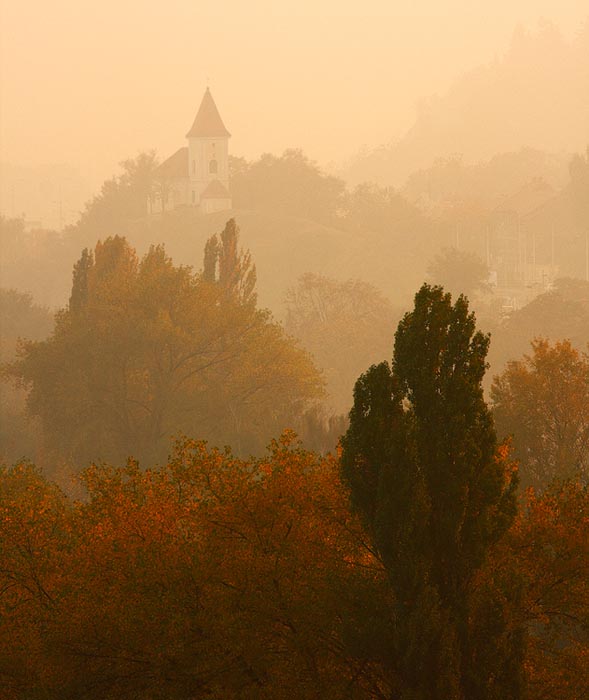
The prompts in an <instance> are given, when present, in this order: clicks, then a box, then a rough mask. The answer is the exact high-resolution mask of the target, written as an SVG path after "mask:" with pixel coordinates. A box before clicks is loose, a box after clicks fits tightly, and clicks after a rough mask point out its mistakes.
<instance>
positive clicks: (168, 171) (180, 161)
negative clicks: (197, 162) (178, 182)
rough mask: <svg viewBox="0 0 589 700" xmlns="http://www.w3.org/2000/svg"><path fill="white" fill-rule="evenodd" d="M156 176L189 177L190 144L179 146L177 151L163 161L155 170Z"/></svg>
mask: <svg viewBox="0 0 589 700" xmlns="http://www.w3.org/2000/svg"><path fill="white" fill-rule="evenodd" d="M154 175H155V177H156V178H158V177H165V178H168V177H188V146H183V147H182V148H179V149H178V150H177V151H176V153H174V154H173V155H171V156H170V157H169V158H166V160H165V161H164V162H163V163H161V164H160V165H159V166H158V167H157V168H156V170H155V173H154Z"/></svg>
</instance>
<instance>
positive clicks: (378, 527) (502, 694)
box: [342, 285, 523, 700]
mask: <svg viewBox="0 0 589 700" xmlns="http://www.w3.org/2000/svg"><path fill="white" fill-rule="evenodd" d="M488 345H489V337H488V336H486V335H484V334H482V333H481V332H478V331H476V330H475V318H474V315H473V314H472V313H469V310H468V302H467V300H466V299H465V298H464V297H463V296H460V297H459V298H458V299H457V300H456V302H455V303H454V304H453V303H452V299H451V296H450V294H447V293H444V291H443V289H442V288H441V287H432V286H429V285H424V286H423V287H422V288H421V289H420V290H419V292H418V293H417V295H416V297H415V308H414V309H413V311H411V312H409V313H407V314H405V316H404V318H403V319H402V321H401V322H400V324H399V326H398V329H397V332H396V335H395V348H394V356H393V361H392V365H391V366H389V364H388V363H387V362H384V363H382V364H380V365H378V366H373V367H371V368H370V369H369V370H368V372H366V374H364V375H362V376H361V377H360V379H359V380H358V382H357V384H356V388H355V392H354V407H353V409H352V411H351V414H350V428H349V430H348V432H347V434H346V435H345V437H344V438H343V454H342V468H343V473H344V477H345V478H346V479H347V481H348V483H349V484H350V487H351V493H352V499H353V503H354V505H355V507H356V509H357V510H358V511H359V512H360V514H361V515H362V517H363V519H364V521H365V524H366V526H367V528H368V530H369V532H370V533H371V534H372V537H373V540H374V544H375V547H376V549H377V550H378V552H379V554H380V556H381V558H382V560H383V563H384V565H385V567H386V569H387V572H388V576H389V580H390V585H391V589H392V594H393V598H394V601H395V602H394V604H393V607H392V609H391V611H390V616H389V623H390V624H389V632H388V633H387V635H385V636H383V642H382V643H383V644H386V645H388V655H389V666H390V676H391V697H394V698H402V699H403V700H405V699H407V700H409V699H411V700H422V699H423V700H426V698H427V700H437V699H439V700H442V699H443V700H451V699H456V700H478V699H479V698H480V699H481V700H490V699H491V698H504V699H507V698H514V699H515V698H520V697H522V692H523V691H522V677H523V676H522V670H521V665H520V663H519V659H520V656H521V649H520V642H521V635H518V634H513V630H512V628H511V627H510V626H509V625H508V623H507V621H506V620H505V619H504V617H505V615H504V613H503V609H502V607H501V604H500V601H489V605H488V609H492V610H493V612H492V614H487V613H485V615H481V614H480V610H479V608H477V610H476V611H475V609H474V605H471V600H472V592H473V587H474V581H475V579H476V575H477V572H479V571H480V569H481V567H482V566H483V564H484V563H485V560H486V555H487V553H488V552H489V550H490V548H491V547H492V546H493V545H494V544H495V543H496V542H497V541H498V540H499V539H500V538H501V536H502V535H503V533H504V532H505V531H506V530H507V528H508V527H509V525H510V523H511V522H512V520H513V518H514V516H515V512H516V502H515V479H514V475H513V470H510V468H509V465H508V464H507V462H506V458H505V456H503V457H502V456H501V454H504V451H503V453H502V451H501V450H499V449H498V448H499V446H498V444H497V438H496V434H495V430H494V426H493V420H492V417H491V414H490V411H489V409H488V408H487V406H486V404H485V402H484V398H483V390H482V386H481V382H482V379H483V375H484V373H485V369H486V361H485V358H486V354H487V349H488ZM495 603H496V604H495ZM483 617H484V618H485V619H483ZM384 639H387V640H388V641H387V642H385V641H384Z"/></svg>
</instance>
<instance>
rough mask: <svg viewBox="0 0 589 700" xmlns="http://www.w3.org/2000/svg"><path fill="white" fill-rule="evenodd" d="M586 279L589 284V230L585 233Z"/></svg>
mask: <svg viewBox="0 0 589 700" xmlns="http://www.w3.org/2000/svg"><path fill="white" fill-rule="evenodd" d="M585 279H586V280H587V282H589V230H586V231H585Z"/></svg>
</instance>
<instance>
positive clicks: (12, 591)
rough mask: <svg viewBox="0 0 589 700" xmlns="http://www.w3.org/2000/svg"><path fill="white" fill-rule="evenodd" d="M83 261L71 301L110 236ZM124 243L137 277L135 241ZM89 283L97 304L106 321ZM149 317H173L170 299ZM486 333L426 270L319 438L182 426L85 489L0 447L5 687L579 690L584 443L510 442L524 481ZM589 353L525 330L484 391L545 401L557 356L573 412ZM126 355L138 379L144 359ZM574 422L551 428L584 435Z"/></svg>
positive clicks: (83, 304) (419, 695)
mask: <svg viewBox="0 0 589 700" xmlns="http://www.w3.org/2000/svg"><path fill="white" fill-rule="evenodd" d="M227 231H229V232H230V231H231V228H229V229H226V231H225V236H224V238H221V240H216V241H212V242H211V244H210V245H209V247H208V250H207V255H208V264H207V265H205V270H208V272H207V274H206V275H205V274H203V276H204V277H207V276H208V281H207V283H208V284H211V285H213V290H209V292H210V293H211V294H213V292H214V300H215V303H214V304H212V305H209V308H210V309H214V308H218V309H222V310H224V311H225V310H226V306H225V305H226V304H232V305H237V307H238V308H239V309H243V308H244V307H247V306H248V303H249V304H251V303H252V297H251V292H252V290H251V286H249V285H248V284H247V283H246V284H244V285H241V286H239V287H238V289H240V290H241V291H239V292H237V291H236V287H235V286H232V285H229V286H228V285H227V284H222V283H221V280H222V279H225V280H226V279H227V277H224V273H222V272H221V270H222V269H223V265H222V264H220V261H221V260H222V259H223V255H224V254H225V253H226V252H227V250H228V248H227V241H228V239H229V241H230V240H232V238H231V236H230V235H229V234H228V233H227ZM112 245H114V246H117V249H119V250H124V242H122V241H115V242H114V243H112ZM107 247H108V246H107ZM155 254H156V253H152V255H155ZM82 259H83V260H85V262H84V264H82V263H80V265H79V266H78V267H77V270H76V279H77V281H78V283H79V284H78V286H76V284H74V289H77V290H78V292H79V293H78V294H77V295H72V299H71V300H70V306H69V309H68V311H66V312H64V319H67V317H68V314H72V313H76V312H79V313H82V311H83V309H84V308H87V307H88V305H90V304H91V303H93V302H92V300H93V299H94V300H96V299H98V297H96V296H93V294H94V290H96V289H97V288H98V287H94V286H93V285H95V284H98V282H99V280H100V279H102V280H103V281H104V277H103V278H100V276H98V277H97V280H96V281H94V279H93V275H94V274H95V272H94V266H95V265H102V264H104V265H105V267H106V268H107V269H110V270H111V272H113V273H114V272H115V271H117V270H118V271H119V272H120V268H117V266H115V265H113V264H112V262H113V258H112V257H111V258H106V259H105V260H101V262H100V263H98V262H97V261H96V260H95V259H94V258H93V257H90V255H89V254H87V255H86V256H85V257H83V258H82ZM157 259H159V260H160V263H158V264H157V265H155V264H154V267H155V270H158V271H159V272H160V273H161V272H162V266H161V260H162V259H163V258H162V257H161V256H160V257H159V258H157ZM145 260H147V261H150V258H145V259H144V263H143V264H144V265H146V266H147V263H145ZM238 260H241V263H242V268H241V269H242V270H244V269H249V270H250V272H251V270H252V268H251V267H248V264H247V258H246V257H245V258H244V257H241V258H239V257H238ZM107 261H108V265H107ZM120 261H123V262H125V264H126V265H127V266H128V267H130V268H131V269H132V270H135V272H136V273H137V274H139V265H140V264H139V263H137V262H135V263H133V261H132V258H130V257H129V256H128V255H127V256H123V257H122V258H120ZM233 261H234V262H233V265H232V266H231V269H233V270H235V258H234V259H233ZM151 262H153V260H152V261H151ZM213 263H214V264H213ZM82 270H86V273H83V272H82ZM163 270H167V271H168V274H169V275H171V277H165V276H164V279H167V280H168V281H169V280H170V279H175V277H176V276H177V275H182V274H184V275H188V276H187V277H186V278H185V279H186V280H187V282H186V284H187V287H186V290H185V291H186V294H187V296H188V298H190V295H191V289H192V285H194V284H196V285H197V284H198V283H200V282H198V281H197V280H195V279H194V278H192V277H191V276H190V274H189V271H184V272H182V269H175V268H173V266H171V265H168V266H167V267H166V266H165V265H164V266H163ZM84 274H85V276H84ZM84 279H86V280H87V284H85V283H80V280H84ZM113 279H116V278H113ZM133 279H134V278H133V277H122V278H121V284H120V285H119V286H118V287H117V288H116V289H117V290H118V291H117V293H118V294H122V291H121V290H124V289H126V288H127V287H129V286H130V287H131V288H133V285H130V280H133ZM230 279H235V278H234V277H233V278H232V277H230ZM240 279H241V280H242V281H243V280H247V279H248V275H245V276H243V275H242V276H241V277H240ZM141 289H142V290H143V289H144V288H143V287H142V288H141ZM236 294H237V300H236V298H235V295H236ZM217 295H218V296H217ZM125 298H127V297H125ZM142 298H143V299H144V300H145V301H146V302H147V301H148V300H149V296H147V295H145V296H142ZM111 302H112V297H111ZM105 304H106V297H105V296H102V297H100V304H99V305H98V306H99V307H100V308H101V309H102V311H103V312H104V314H105V316H103V317H102V318H103V320H104V319H105V317H106V315H109V316H113V317H114V318H115V319H116V317H117V313H119V311H117V309H118V307H117V306H116V305H115V306H110V307H107V306H105ZM229 308H232V307H229ZM157 316H163V317H164V320H165V321H166V323H167V326H166V328H167V332H168V333H169V332H170V329H171V326H170V322H171V320H173V314H170V316H169V317H168V316H164V315H163V313H162V312H161V310H160V311H158V312H157V313H154V314H152V317H154V318H155V317H157ZM139 321H140V319H138V318H135V317H134V318H132V319H131V322H132V323H133V324H134V323H139ZM63 322H64V323H65V320H64V321H63ZM69 322H70V323H73V321H72V320H71V319H70V321H69ZM263 327H265V326H263ZM148 328H150V326H148ZM77 334H78V335H80V336H83V329H82V328H80V327H78V328H77ZM89 335H90V337H92V333H89ZM54 342H55V338H53V339H51V340H50V341H48V343H47V344H45V346H37V350H38V351H39V352H40V353H41V352H47V350H48V348H50V347H51V344H52V343H54ZM159 343H161V337H160V341H159ZM159 343H158V344H159ZM488 343H489V338H488V336H486V335H484V334H483V333H481V332H480V331H477V330H476V327H475V319H474V316H473V314H472V313H470V311H469V308H468V303H467V301H466V300H465V299H464V298H463V297H460V298H458V299H457V300H456V301H455V302H454V303H453V302H452V299H451V297H450V295H448V294H446V293H444V292H443V290H442V289H441V288H440V287H430V286H428V285H424V286H423V287H422V288H421V290H420V291H419V293H418V294H417V295H416V297H415V306H414V308H413V309H412V310H411V311H410V312H409V313H407V314H405V315H404V316H403V318H402V320H401V322H400V323H399V325H398V328H397V332H396V335H395V344H394V351H393V357H392V362H391V363H388V362H384V363H380V364H378V365H374V366H372V367H371V368H370V369H369V370H368V371H367V372H366V373H365V374H363V375H362V376H361V377H360V378H359V380H358V382H357V384H356V387H355V392H354V407H353V409H352V412H351V414H350V426H349V428H348V429H347V431H346V433H345V436H344V438H343V440H342V444H341V450H340V451H339V452H338V455H337V456H335V457H334V456H330V455H328V456H325V457H321V456H319V455H317V454H315V453H313V452H310V451H307V450H304V449H301V448H300V447H299V446H298V445H297V443H296V439H295V436H294V435H293V434H292V433H291V432H286V433H283V435H282V437H280V438H279V439H278V440H274V441H272V442H271V444H270V448H269V450H268V452H267V453H266V455H265V456H261V457H259V458H252V459H240V458H239V457H236V456H235V455H234V454H233V453H232V452H231V450H229V448H227V449H225V450H216V449H212V448H210V447H208V446H207V445H206V444H205V443H203V442H199V441H195V440H191V439H188V438H179V439H178V440H177V441H176V443H175V446H174V448H173V451H172V454H171V456H169V457H168V458H167V459H165V460H164V461H162V463H161V466H159V467H157V468H152V469H142V468H140V466H139V465H138V464H137V462H136V461H135V460H133V459H130V460H129V461H128V462H127V464H126V466H124V467H120V466H119V467H115V466H109V465H108V464H104V463H102V464H97V465H93V466H91V467H89V468H87V469H86V470H84V472H83V474H82V476H81V483H82V485H83V489H84V492H83V494H82V497H81V498H80V500H79V501H77V502H72V501H71V500H70V499H68V498H67V497H66V496H65V495H64V494H63V493H62V492H61V491H60V490H59V489H58V487H57V486H55V485H54V484H53V483H51V482H50V481H48V480H47V479H46V478H45V476H44V475H43V474H42V473H41V472H40V471H39V470H38V469H36V468H35V467H34V466H32V465H30V464H27V463H19V464H17V465H16V466H15V467H13V468H3V469H2V470H1V471H0V480H1V482H2V483H1V486H0V519H1V521H2V524H3V527H2V529H1V531H0V551H2V555H3V557H2V567H1V569H0V611H1V614H0V620H1V621H2V635H0V688H1V689H2V696H3V698H4V697H5V698H6V699H7V700H17V699H18V700H21V699H22V698H29V697H30V698H36V697H43V698H46V699H47V700H52V699H53V698H55V699H56V700H57V698H59V699H60V700H61V699H64V698H65V699H67V698H72V700H73V699H74V698H76V699H78V698H87V699H88V700H92V699H93V698H96V700H98V699H99V698H100V700H108V699H109V698H113V699H114V698H129V700H131V699H133V700H135V699H136V698H151V699H153V700H156V699H158V698H167V699H169V698H178V700H180V699H181V698H182V699H183V698H186V697H203V698H204V697H208V698H282V697H284V698H287V697H288V698H290V697H293V696H295V697H298V698H319V697H321V698H334V699H335V698H342V697H351V698H374V699H377V698H399V699H400V700H409V699H411V700H431V699H432V698H434V699H439V700H448V699H450V700H472V699H475V698H480V699H481V700H487V699H488V700H499V698H501V699H502V700H506V699H507V700H509V699H510V698H513V699H514V700H515V699H516V698H517V699H520V698H521V699H524V698H537V697H549V698H559V699H561V700H580V698H583V697H585V696H586V694H587V691H588V690H589V676H588V668H589V666H588V665H587V663H586V661H587V654H588V653H589V636H588V630H589V537H587V532H588V528H589V491H588V489H587V485H586V484H587V469H588V466H589V465H588V463H587V462H588V457H589V455H588V453H587V451H584V452H583V451H582V450H581V451H580V452H579V453H578V454H577V456H576V457H575V458H574V459H572V461H571V462H569V463H567V464H568V469H569V470H568V471H567V472H566V473H564V472H559V467H558V464H559V462H558V458H559V456H560V450H558V449H557V450H556V451H555V452H554V453H550V452H549V451H546V452H545V453H543V450H544V449H546V448H547V447H548V445H547V443H542V442H540V444H539V446H538V450H537V451H536V452H535V453H534V459H533V463H532V465H527V466H526V462H525V459H524V461H523V462H522V466H523V467H524V469H529V471H528V472H527V473H529V474H532V473H533V474H535V475H536V476H537V477H538V483H539V485H540V486H539V490H538V491H536V492H534V491H529V492H528V494H527V495H526V496H525V498H524V497H518V494H517V481H518V468H517V464H516V463H515V462H514V461H513V459H512V457H511V455H510V450H509V446H508V444H506V443H501V442H499V441H498V439H497V435H496V432H495V428H494V423H493V416H492V413H491V410H490V409H489V407H488V406H487V405H486V404H485V402H484V399H483V390H482V379H483V375H484V372H485V363H486V354H487V350H488ZM156 346H157V345H156ZM88 347H89V345H83V346H82V352H81V354H85V353H86V352H87V351H88ZM127 347H132V344H131V345H130V346H127ZM31 350H32V348H29V350H28V351H27V350H25V359H26V356H27V354H31V356H32V355H34V352H31ZM128 354H129V353H128V352H126V351H123V352H121V353H120V354H119V357H120V360H121V361H124V359H125V358H126V357H127V356H128ZM56 355H57V354H56ZM102 355H103V356H104V361H105V363H108V360H109V357H108V353H106V352H103V353H102V354H101V353H96V355H94V356H93V358H94V361H95V362H97V361H98V358H100V357H101V356H102ZM132 358H133V355H131V359H132ZM567 358H568V359H567ZM60 359H63V358H60ZM160 359H161V358H160ZM565 359H566V360H567V362H568V364H567V363H564V360H565ZM69 364H70V371H71V374H72V375H73V376H76V375H78V376H79V374H80V372H79V368H77V367H76V365H75V363H74V362H70V363H69ZM130 365H131V367H133V363H132V362H131V363H130ZM559 367H560V368H561V372H560V374H559V372H558V368H559ZM588 368H589V358H587V357H584V356H582V355H580V354H579V353H577V352H576V351H573V350H572V349H571V347H570V346H568V345H567V344H566V343H565V344H560V345H556V346H550V345H548V344H546V343H544V344H543V343H540V342H539V343H537V344H536V346H535V347H534V355H533V361H532V360H529V361H526V362H525V363H523V364H520V365H513V366H511V367H510V368H509V369H508V372H507V373H506V374H505V375H504V376H503V378H502V381H501V382H499V383H498V385H497V388H496V390H497V392H498V396H497V402H498V404H497V405H498V406H499V405H501V406H502V407H503V408H502V410H503V412H504V415H506V414H507V412H508V411H509V410H512V409H516V410H517V409H518V407H519V409H524V408H525V407H526V406H527V407H528V411H530V412H531V413H532V415H534V416H535V415H536V413H537V412H538V411H539V406H540V405H542V404H544V405H545V406H546V411H545V412H544V414H542V416H540V417H543V418H544V419H546V418H547V416H549V415H550V414H551V412H552V411H551V409H550V407H549V405H548V401H549V400H550V399H553V400H554V399H555V397H549V396H548V395H547V393H546V379H547V378H548V377H549V378H550V379H551V381H553V382H554V384H553V385H552V387H551V388H552V391H553V393H557V392H558V382H561V383H562V382H564V383H565V384H566V385H567V386H570V387H571V388H572V387H573V386H574V387H576V393H573V394H570V395H567V396H564V395H561V396H559V397H558V400H560V401H561V409H562V410H563V411H564V412H566V411H567V410H568V411H569V412H570V413H571V414H572V415H577V412H579V411H583V410H584V408H585V406H587V405H588V404H582V402H583V401H585V402H589V376H588V373H587V370H588ZM133 369H134V371H133V372H131V374H130V375H129V378H130V379H131V378H132V379H133V381H139V379H138V378H139V377H141V378H142V379H143V381H146V380H147V379H148V378H149V376H150V374H149V372H148V371H147V370H146V369H145V367H144V368H143V369H140V370H137V368H136V367H134V368H133ZM265 369H266V371H270V369H271V368H270V366H269V365H266V366H265ZM543 373H544V374H543ZM520 377H521V381H519V380H518V378H520ZM534 382H535V383H536V385H537V389H536V393H535V394H533V397H534V399H533V401H526V400H524V397H525V396H526V391H529V390H530V387H533V386H534ZM567 383H568V384H567ZM94 386H96V387H98V386H99V382H98V381H97V382H96V383H95V385H94ZM542 392H544V393H542ZM68 393H69V392H67V391H66V392H64V396H66V395H67V394H68ZM152 393H153V389H152ZM530 396H532V395H530ZM509 397H512V398H514V399H518V400H515V401H514V403H513V405H512V404H511V403H510V402H509V400H508V399H509ZM59 407H60V404H59V403H58V402H55V403H53V409H54V411H55V412H57V411H58V410H59ZM112 410H116V404H113V407H112ZM586 415H589V411H584V413H583V416H586ZM72 419H73V414H72ZM528 422H529V421H528V420H527V419H524V423H525V424H526V425H527V424H528ZM586 429H587V426H586V424H585V427H584V428H583V426H582V425H580V424H579V425H577V429H576V432H574V433H571V434H570V436H569V438H567V442H566V444H569V443H570V444H573V443H574V444H578V445H579V446H581V444H582V440H583V439H586V432H585V433H584V432H583V430H586ZM520 434H521V435H522V441H521V442H520V443H519V448H520V449H521V450H522V454H523V455H524V457H525V455H527V454H528V453H529V450H528V449H527V448H526V447H525V443H524V442H523V439H524V438H525V437H526V435H524V434H523V433H520ZM86 436H87V438H88V439H92V431H87V432H86ZM537 436H538V439H539V440H540V441H542V440H545V439H546V425H545V424H544V425H541V424H538V429H537ZM584 436H585V437H584ZM528 437H529V436H528ZM571 440H572V442H571ZM575 440H577V441H578V442H577V443H575ZM539 462H541V463H542V465H543V468H544V470H543V471H542V472H540V471H538V470H536V466H537V465H538V463H539ZM556 476H562V477H568V478H566V479H564V480H563V479H560V480H556V481H554V477H556Z"/></svg>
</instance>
